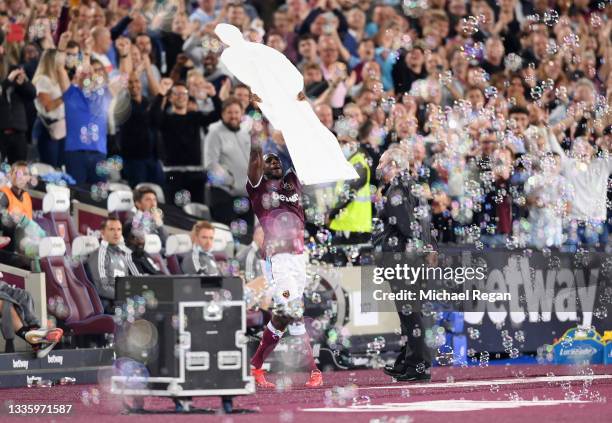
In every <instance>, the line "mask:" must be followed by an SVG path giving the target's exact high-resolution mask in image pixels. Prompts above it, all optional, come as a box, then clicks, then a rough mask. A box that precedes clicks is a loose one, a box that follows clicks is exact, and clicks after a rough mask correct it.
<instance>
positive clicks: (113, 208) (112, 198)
mask: <svg viewBox="0 0 612 423" xmlns="http://www.w3.org/2000/svg"><path fill="white" fill-rule="evenodd" d="M106 208H107V210H108V214H109V216H116V217H117V218H118V219H119V220H120V221H121V224H123V225H125V223H126V222H127V221H128V220H130V219H131V218H132V216H133V215H134V211H133V210H134V197H133V195H132V191H113V192H111V193H110V194H109V195H108V200H107V202H106Z"/></svg>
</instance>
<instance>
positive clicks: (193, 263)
mask: <svg viewBox="0 0 612 423" xmlns="http://www.w3.org/2000/svg"><path fill="white" fill-rule="evenodd" d="M214 239H215V227H214V226H213V225H211V224H210V223H209V222H206V221H201V222H197V223H196V224H195V225H193V228H192V229H191V240H192V242H193V250H192V251H191V253H189V254H187V255H185V257H183V260H182V262H181V269H182V270H183V273H185V274H186V275H204V276H217V275H220V274H221V272H220V271H219V267H218V266H217V263H216V261H215V258H214V256H213V255H212V249H213V241H214Z"/></svg>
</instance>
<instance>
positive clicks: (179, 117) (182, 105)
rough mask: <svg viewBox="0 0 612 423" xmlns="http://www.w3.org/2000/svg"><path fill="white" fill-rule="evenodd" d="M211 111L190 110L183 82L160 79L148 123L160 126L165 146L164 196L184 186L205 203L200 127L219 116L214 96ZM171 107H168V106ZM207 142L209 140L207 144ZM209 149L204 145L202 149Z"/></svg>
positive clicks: (205, 125) (206, 125)
mask: <svg viewBox="0 0 612 423" xmlns="http://www.w3.org/2000/svg"><path fill="white" fill-rule="evenodd" d="M212 101H213V104H214V109H213V110H212V111H211V112H210V113H203V112H199V111H196V110H189V109H188V104H189V92H188V90H187V87H186V86H185V84H184V83H182V82H176V83H172V81H171V80H169V79H163V80H162V81H161V84H160V92H159V94H158V95H157V96H156V98H155V100H154V101H153V104H152V105H151V122H152V123H153V124H154V125H156V126H157V128H159V131H160V135H161V141H162V146H163V148H164V161H163V163H164V172H165V174H166V191H167V198H170V199H174V197H175V194H176V193H177V192H178V191H181V190H183V189H186V190H188V191H189V192H190V194H191V198H192V200H193V201H196V202H199V203H203V202H204V182H205V174H204V168H205V167H203V166H202V156H203V154H202V142H201V138H200V129H201V128H202V129H207V128H208V126H209V125H210V124H211V123H213V122H215V121H216V120H217V119H218V118H219V110H220V109H221V106H220V101H219V98H218V97H217V96H215V97H213V98H212ZM168 104H169V105H170V106H171V108H167V105H168ZM206 144H208V143H206ZM208 148H210V147H209V146H208V145H206V148H205V151H207V150H208Z"/></svg>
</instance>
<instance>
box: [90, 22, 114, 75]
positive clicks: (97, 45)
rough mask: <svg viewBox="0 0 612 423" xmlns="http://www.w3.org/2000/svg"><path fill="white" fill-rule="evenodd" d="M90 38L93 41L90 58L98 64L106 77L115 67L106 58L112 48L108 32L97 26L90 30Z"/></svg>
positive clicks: (106, 29)
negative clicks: (102, 68)
mask: <svg viewBox="0 0 612 423" xmlns="http://www.w3.org/2000/svg"><path fill="white" fill-rule="evenodd" d="M91 38H92V40H93V45H92V49H91V58H92V59H93V60H95V61H97V62H100V63H101V64H102V66H103V67H104V71H105V72H106V74H107V75H108V74H110V73H111V72H112V71H113V70H114V69H115V68H116V65H114V64H113V63H112V62H111V60H110V58H109V57H108V52H109V51H110V49H111V47H112V46H113V40H112V38H111V33H110V30H109V29H108V28H105V27H103V26H97V27H95V28H93V29H92V30H91Z"/></svg>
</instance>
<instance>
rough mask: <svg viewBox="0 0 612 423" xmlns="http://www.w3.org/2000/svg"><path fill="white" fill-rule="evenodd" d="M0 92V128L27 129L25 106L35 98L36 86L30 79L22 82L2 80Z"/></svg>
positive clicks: (21, 130) (23, 130)
mask: <svg viewBox="0 0 612 423" xmlns="http://www.w3.org/2000/svg"><path fill="white" fill-rule="evenodd" d="M1 87H2V93H0V129H14V130H16V131H20V132H25V131H27V130H28V118H27V112H26V106H27V103H28V102H30V103H31V102H33V101H34V98H36V88H34V85H32V83H31V82H30V81H24V82H23V83H22V84H17V83H16V82H15V81H13V82H11V81H9V80H8V79H5V80H4V81H2V84H1Z"/></svg>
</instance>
